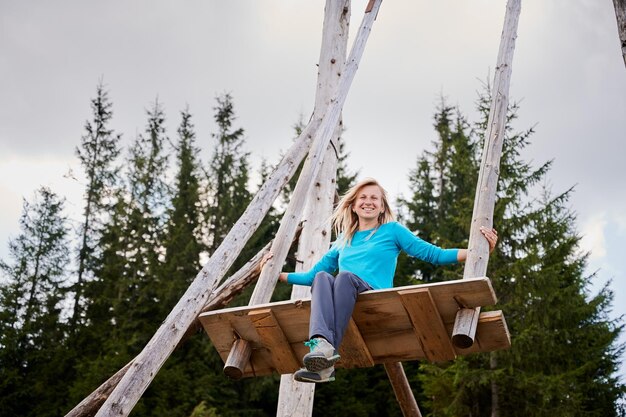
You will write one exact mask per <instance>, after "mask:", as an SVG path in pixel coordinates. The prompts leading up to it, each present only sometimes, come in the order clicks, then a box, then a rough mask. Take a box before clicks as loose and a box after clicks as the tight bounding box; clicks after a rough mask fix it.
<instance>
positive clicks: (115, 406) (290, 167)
mask: <svg viewBox="0 0 626 417" xmlns="http://www.w3.org/2000/svg"><path fill="white" fill-rule="evenodd" d="M380 1H381V0H376V4H375V5H374V7H373V10H372V13H368V14H366V15H365V18H364V19H363V23H362V25H361V27H360V29H359V32H358V33H357V36H356V39H355V41H354V45H353V48H352V51H351V54H350V57H349V59H348V62H347V65H346V70H345V71H344V74H343V76H342V80H341V83H340V88H339V91H338V94H337V97H336V99H335V100H334V101H333V102H332V103H331V105H330V106H329V108H328V109H327V110H326V112H325V114H324V117H323V119H322V122H321V123H320V124H319V128H317V129H314V127H315V126H316V123H315V124H314V123H309V125H308V126H307V128H305V129H304V131H303V135H305V137H309V135H310V134H311V133H312V131H313V130H315V138H314V140H313V146H312V147H311V153H310V155H309V158H308V159H307V163H305V166H304V168H303V174H304V173H306V175H304V180H303V178H302V176H301V178H300V180H299V181H298V184H297V185H296V190H295V191H294V195H301V194H303V193H305V192H306V191H308V190H309V189H310V188H311V183H312V181H313V179H314V178H315V177H316V175H317V172H318V171H319V164H320V159H321V158H320V155H321V154H322V153H323V152H324V151H325V150H326V147H327V146H328V143H329V142H330V138H331V136H332V133H333V131H334V129H335V126H336V125H337V122H338V121H339V117H340V114H341V108H342V107H343V104H344V102H345V99H346V97H347V94H348V90H349V89H350V85H351V83H352V80H353V79H354V75H355V73H356V70H357V68H358V63H359V61H360V59H361V56H362V55H363V51H364V49H365V44H366V42H367V38H368V36H369V33H370V31H371V26H372V23H373V21H374V18H375V17H376V14H377V12H378V8H379V7H380ZM312 122H314V121H313V120H312ZM301 136H302V135H301ZM301 142H306V143H305V144H304V145H301ZM308 144H309V142H308V141H296V142H295V143H294V145H293V146H292V148H291V149H290V150H289V151H288V153H287V154H286V155H285V157H284V158H283V161H281V163H280V164H279V166H278V167H277V168H276V169H275V170H274V172H272V174H270V176H269V177H268V179H267V181H266V182H265V183H264V184H263V185H262V186H261V188H260V189H259V191H258V193H257V194H256V195H255V197H254V198H253V199H252V202H251V203H250V204H249V206H248V207H247V208H246V211H245V212H244V213H243V215H242V216H241V217H240V218H239V220H237V222H236V223H235V225H234V226H233V227H232V229H231V230H230V231H229V233H228V235H227V236H226V237H225V238H224V241H223V242H222V244H221V245H220V246H219V247H218V248H217V250H216V251H215V253H214V254H213V256H211V258H210V259H209V261H208V262H207V263H206V265H205V266H204V267H203V268H202V270H201V271H200V273H198V275H197V277H196V278H195V279H194V281H193V282H192V283H191V285H190V286H189V288H188V289H187V291H186V292H185V294H184V295H183V297H182V298H181V299H180V301H179V302H178V303H177V304H176V306H175V307H174V309H173V310H172V311H171V312H170V314H169V315H168V317H167V318H166V319H165V321H164V322H163V324H162V325H161V326H160V327H159V329H158V330H157V332H156V333H155V335H154V336H153V337H152V339H151V340H150V341H149V342H148V344H147V345H146V347H145V348H144V350H143V351H142V352H141V353H140V354H139V355H138V357H137V359H136V360H135V361H134V362H133V365H132V366H131V367H130V369H129V370H128V371H127V372H126V374H125V375H124V377H123V378H122V380H121V381H120V382H119V384H118V385H117V387H116V388H115V389H114V390H113V392H112V393H111V395H110V396H109V398H108V399H107V400H106V401H105V403H104V404H103V406H102V407H101V409H100V410H99V411H98V414H97V416H98V417H104V416H113V415H115V416H119V415H122V416H127V415H128V414H129V413H130V411H131V410H132V408H133V407H134V406H135V404H136V403H137V401H139V398H140V397H141V395H142V394H143V392H144V391H145V390H146V389H147V388H148V385H149V384H150V382H151V381H152V379H153V378H154V377H155V376H156V373H157V372H158V370H159V369H160V368H161V366H163V363H165V360H166V359H167V358H168V357H169V355H170V354H171V353H172V351H173V350H174V348H175V347H176V345H177V344H178V342H179V341H180V339H181V338H182V336H183V334H184V332H185V331H186V330H187V328H188V327H189V326H190V325H191V323H192V322H193V320H194V319H195V317H196V316H197V315H198V313H199V312H200V310H201V309H202V306H203V305H204V303H205V301H206V299H207V298H208V294H210V293H211V292H212V291H213V290H214V289H215V287H216V286H217V282H218V281H219V280H220V279H221V277H223V275H224V274H225V273H226V271H227V270H228V268H230V266H231V265H232V264H233V262H234V261H235V259H236V258H237V256H238V255H239V253H241V250H242V249H243V246H244V245H245V244H246V243H247V242H248V240H249V239H250V237H251V236H252V234H253V233H254V231H256V229H257V228H258V226H259V224H260V223H261V221H262V220H263V217H264V216H265V215H266V214H267V211H268V210H269V208H270V206H271V204H272V203H273V201H274V200H275V199H276V197H277V196H278V194H279V193H280V190H281V189H282V187H284V185H285V183H286V182H287V181H289V179H290V178H291V176H292V175H293V173H294V171H295V169H296V168H297V166H298V164H299V162H300V161H301V158H299V157H300V155H301V153H300V152H299V151H301V150H302V149H304V150H306V148H307V147H308ZM302 156H303V155H302ZM299 189H300V190H299ZM294 201H296V202H297V203H295V204H293V207H292V209H291V213H289V209H288V213H286V214H285V216H289V217H294V216H295V213H298V212H301V211H302V208H303V207H302V206H301V204H302V201H298V200H297V199H295V198H294V199H293V200H292V203H293V202H294ZM303 201H304V200H303ZM290 207H291V205H290ZM285 229H289V230H283V235H279V236H278V237H279V239H280V238H282V239H283V242H284V240H286V241H291V239H292V238H293V235H294V233H295V224H293V223H291V222H290V224H289V226H288V227H286V228H285ZM279 231H280V230H279ZM284 236H288V237H287V239H284ZM279 249H280V250H279ZM272 250H273V252H274V253H275V254H276V255H277V256H278V257H283V256H285V255H286V253H287V250H288V247H286V246H285V244H284V243H282V242H281V245H280V248H279V247H276V248H274V247H273V248H272ZM266 270H267V271H268V272H267V273H266V272H265V271H266ZM278 272H279V271H278V267H274V268H265V269H264V271H263V273H261V276H260V278H259V281H260V284H261V285H257V286H256V288H260V290H259V291H260V292H258V293H257V294H256V295H255V294H254V293H253V301H254V302H255V303H259V302H263V301H265V300H269V299H270V297H271V293H272V292H273V289H274V286H275V279H276V278H275V277H276V276H277V275H278ZM270 273H271V274H272V275H269V274H270Z"/></svg>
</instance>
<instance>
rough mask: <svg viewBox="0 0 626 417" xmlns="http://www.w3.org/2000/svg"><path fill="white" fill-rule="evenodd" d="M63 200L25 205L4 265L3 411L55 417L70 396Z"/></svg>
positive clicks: (45, 198) (41, 194)
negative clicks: (63, 378) (63, 377)
mask: <svg viewBox="0 0 626 417" xmlns="http://www.w3.org/2000/svg"><path fill="white" fill-rule="evenodd" d="M63 205H64V201H63V200H62V199H60V198H59V197H58V196H57V195H56V194H54V193H53V192H52V191H51V190H50V189H48V188H45V187H44V188H41V189H39V190H38V192H37V195H36V198H35V200H34V202H32V203H29V202H26V201H25V202H24V206H23V210H22V216H21V218H20V229H21V231H20V234H19V235H18V237H17V238H15V239H13V240H11V241H10V242H9V256H10V257H11V258H12V262H11V263H7V262H4V261H0V273H1V276H2V278H1V280H0V410H2V414H3V415H23V416H55V415H59V414H61V411H62V410H61V403H62V402H63V400H64V398H65V397H66V391H65V387H64V385H62V384H59V383H58V377H59V376H60V375H64V374H65V370H66V368H67V366H68V362H67V355H66V354H65V349H64V342H65V337H66V332H67V325H66V323H65V322H64V321H63V319H62V317H61V312H62V310H63V300H64V299H65V296H66V293H67V275H66V273H67V267H68V264H69V250H68V245H67V243H68V242H67V237H68V236H67V235H68V225H67V218H66V216H65V215H64V214H63Z"/></svg>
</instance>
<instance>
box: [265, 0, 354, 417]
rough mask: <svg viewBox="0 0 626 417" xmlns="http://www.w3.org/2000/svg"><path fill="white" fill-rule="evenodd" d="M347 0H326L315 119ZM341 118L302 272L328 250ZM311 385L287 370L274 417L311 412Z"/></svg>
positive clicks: (342, 43) (334, 81)
mask: <svg viewBox="0 0 626 417" xmlns="http://www.w3.org/2000/svg"><path fill="white" fill-rule="evenodd" d="M350 3H351V2H350V0H326V5H325V8H324V22H323V25H322V46H321V48H320V57H319V62H318V83H317V92H316V95H315V107H314V110H313V118H314V119H315V118H320V117H322V116H323V115H324V113H325V112H326V109H328V107H329V106H330V103H331V101H332V100H333V97H334V96H335V94H336V92H337V88H338V86H339V83H340V80H341V74H342V73H343V71H344V67H345V61H346V55H347V49H348V27H349V23H350V12H351V7H350ZM341 131H342V125H341V120H340V121H339V123H337V126H336V127H335V133H334V135H333V141H332V143H335V146H334V147H333V146H329V147H328V148H327V149H326V155H325V156H324V158H323V164H322V168H321V169H320V172H319V174H318V176H317V179H316V180H315V187H314V190H313V192H312V193H310V194H309V195H308V198H307V203H306V206H305V209H304V213H303V217H302V219H304V220H305V222H304V232H303V233H302V235H301V237H300V242H299V244H298V260H299V261H300V262H299V263H298V264H297V265H296V271H297V272H298V271H306V270H308V269H310V268H311V267H312V266H313V265H314V264H315V262H317V260H318V259H319V258H320V257H321V256H322V255H323V254H324V253H326V251H327V250H328V247H329V245H330V236H331V230H330V224H329V222H328V218H329V217H330V215H331V213H332V210H333V201H334V196H335V194H336V193H337V184H336V176H337V162H338V155H337V153H336V151H335V149H339V138H340V136H341ZM310 296H311V287H306V286H302V285H294V286H293V288H292V290H291V299H292V300H297V299H302V298H310ZM314 395H315V384H303V383H300V382H297V381H294V380H293V375H292V374H284V375H281V378H280V388H279V391H278V406H277V409H276V417H291V416H311V415H312V414H313V400H314Z"/></svg>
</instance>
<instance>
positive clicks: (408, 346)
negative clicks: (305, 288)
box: [199, 278, 511, 377]
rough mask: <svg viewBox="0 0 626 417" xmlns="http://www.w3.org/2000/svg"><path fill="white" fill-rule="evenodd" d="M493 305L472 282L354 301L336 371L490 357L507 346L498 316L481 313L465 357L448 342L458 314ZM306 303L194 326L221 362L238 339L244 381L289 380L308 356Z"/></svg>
mask: <svg viewBox="0 0 626 417" xmlns="http://www.w3.org/2000/svg"><path fill="white" fill-rule="evenodd" d="M495 303H496V296H495V294H494V291H493V288H492V287H491V281H490V280H489V278H472V279H462V280H456V281H446V282H441V283H433V284H423V285H412V286H406V287H397V288H391V289H385V290H375V291H367V292H364V293H362V294H360V295H359V297H358V299H357V303H356V306H355V308H354V312H353V314H352V320H351V322H350V324H349V325H348V329H347V331H346V335H345V337H344V341H343V343H342V346H341V348H340V354H341V360H340V361H339V362H337V364H336V366H337V367H343V368H353V367H368V366H373V365H374V364H379V363H385V362H400V361H409V360H416V359H427V360H430V361H435V362H436V361H444V360H450V359H454V358H455V357H456V356H457V355H464V354H468V353H474V352H489V351H493V350H499V349H506V348H509V347H510V346H511V339H510V335H509V332H508V329H507V326H506V322H505V320H504V316H503V315H502V312H501V311H490V312H483V313H481V315H480V318H479V321H478V329H477V332H476V334H477V342H476V343H474V345H473V346H472V347H471V348H469V349H459V348H456V347H455V346H454V345H453V344H452V342H451V334H452V327H453V326H454V319H455V316H456V312H457V311H458V310H459V307H460V306H463V307H469V308H473V307H484V306H489V305H493V304H495ZM310 308H311V301H310V299H305V300H295V301H294V300H288V301H281V302H277V303H270V304H260V305H255V306H244V307H235V308H228V309H223V310H215V311H210V312H207V313H203V314H201V315H200V317H199V320H200V322H201V323H202V326H203V327H204V329H205V331H206V332H207V334H208V336H209V338H210V339H211V342H212V343H213V345H214V346H215V348H216V349H217V351H218V352H219V354H220V356H221V357H222V359H223V360H224V361H226V359H227V358H228V354H229V352H230V350H231V347H232V346H233V343H234V341H235V340H237V339H238V338H241V339H243V340H246V341H248V342H249V343H250V345H251V348H252V355H251V357H250V361H249V363H248V365H247V366H246V368H245V371H244V374H243V376H244V377H246V376H260V375H268V374H270V373H272V372H278V373H291V372H295V371H296V370H297V369H299V367H300V366H301V363H302V362H301V359H302V356H304V354H306V353H307V352H308V348H307V347H306V346H305V345H304V342H305V341H307V340H308V331H309V315H310Z"/></svg>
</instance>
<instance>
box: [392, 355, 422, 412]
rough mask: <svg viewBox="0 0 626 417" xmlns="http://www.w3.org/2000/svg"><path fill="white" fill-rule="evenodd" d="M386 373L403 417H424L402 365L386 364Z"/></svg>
mask: <svg viewBox="0 0 626 417" xmlns="http://www.w3.org/2000/svg"><path fill="white" fill-rule="evenodd" d="M385 371H386V372H387V376H388V377H389V382H391V386H392V388H393V392H394V393H395V394H396V398H397V399H398V404H399V405H400V409H401V410H402V415H403V416H404V417H422V413H421V412H420V409H419V407H418V406H417V401H415V396H413V391H411V386H410V385H409V381H408V379H407V378H406V373H405V372H404V368H403V367H402V363H400V362H394V363H386V364H385Z"/></svg>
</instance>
